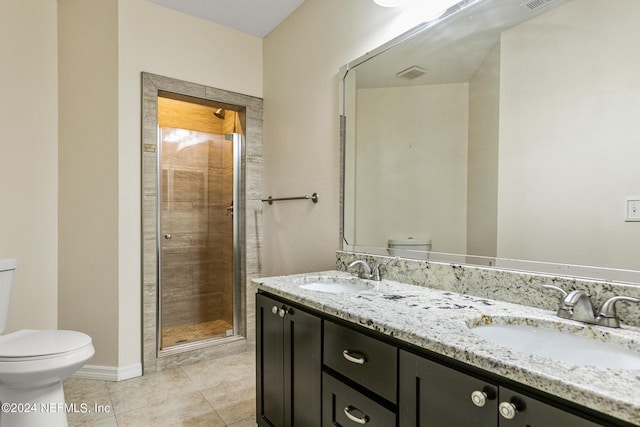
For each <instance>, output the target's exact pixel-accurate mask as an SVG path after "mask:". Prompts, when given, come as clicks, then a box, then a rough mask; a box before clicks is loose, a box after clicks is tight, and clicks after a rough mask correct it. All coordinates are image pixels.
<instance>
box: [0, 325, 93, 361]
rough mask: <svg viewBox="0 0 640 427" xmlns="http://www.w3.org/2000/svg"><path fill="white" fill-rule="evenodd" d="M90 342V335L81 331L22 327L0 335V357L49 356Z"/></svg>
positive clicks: (75, 348)
mask: <svg viewBox="0 0 640 427" xmlns="http://www.w3.org/2000/svg"><path fill="white" fill-rule="evenodd" d="M90 343H91V337H90V336H89V335H87V334H83V333H82V332H76V331H57V330H44V331H39V330H32V329H23V330H21V331H18V332H13V333H11V334H7V335H3V336H0V358H11V357H16V358H18V357H21V358H24V357H38V356H50V355H54V354H59V353H66V352H68V351H73V350H77V349H79V348H81V347H84V346H86V345H88V344H90Z"/></svg>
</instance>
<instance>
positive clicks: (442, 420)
mask: <svg viewBox="0 0 640 427" xmlns="http://www.w3.org/2000/svg"><path fill="white" fill-rule="evenodd" d="M256 326H257V329H256V360H257V366H256V374H257V390H256V391H257V395H256V398H257V401H256V409H257V422H258V426H260V427H264V426H271V427H293V426H297V427H319V426H321V425H322V426H327V427H355V426H358V425H367V426H371V427H375V426H383V427H453V426H455V427H466V426H473V427H595V426H606V427H613V426H615V427H619V426H631V424H628V423H625V422H622V421H620V420H615V419H613V418H611V417H609V416H606V415H604V414H598V413H595V412H593V411H590V410H588V409H586V408H581V407H578V406H574V405H572V404H571V403H570V402H564V401H562V400H560V399H557V398H553V397H550V396H546V395H544V394H542V393H537V392H536V391H535V390H531V389H527V390H526V392H525V393H523V390H522V389H521V388H520V387H519V386H518V385H517V384H515V383H513V382H511V381H509V380H506V379H504V378H502V377H500V376H497V375H494V374H491V373H487V372H483V371H480V370H477V369H473V368H470V367H466V366H464V365H458V363H457V362H456V361H455V360H450V361H447V360H446V359H444V358H442V359H441V358H439V357H438V356H437V355H434V354H432V353H431V352H429V351H428V350H422V349H419V348H415V347H412V346H411V345H409V344H406V343H404V342H402V341H399V340H396V339H392V338H388V337H386V336H383V335H381V334H376V333H374V332H370V331H368V330H366V329H364V328H361V327H358V326H356V325H353V326H352V325H351V324H349V323H348V322H345V321H341V320H339V319H336V318H334V317H332V316H329V315H324V314H312V310H308V311H307V310H305V309H304V307H302V306H299V305H297V304H294V303H290V302H287V300H285V299H281V298H279V297H272V296H271V295H270V294H264V293H258V294H257V295H256ZM512 415H513V416H512ZM509 417H511V418H509Z"/></svg>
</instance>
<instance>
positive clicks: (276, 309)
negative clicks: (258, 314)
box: [271, 305, 278, 314]
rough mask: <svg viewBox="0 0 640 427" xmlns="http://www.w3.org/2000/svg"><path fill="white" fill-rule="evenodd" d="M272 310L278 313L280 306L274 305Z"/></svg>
mask: <svg viewBox="0 0 640 427" xmlns="http://www.w3.org/2000/svg"><path fill="white" fill-rule="evenodd" d="M271 312H272V313H273V314H278V306H277V305H274V306H273V307H271Z"/></svg>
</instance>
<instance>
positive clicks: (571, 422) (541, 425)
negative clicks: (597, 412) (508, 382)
mask: <svg viewBox="0 0 640 427" xmlns="http://www.w3.org/2000/svg"><path fill="white" fill-rule="evenodd" d="M499 410H500V423H499V424H498V425H499V427H521V426H522V427H596V426H601V424H596V423H593V422H591V421H588V420H585V419H584V418H581V417H579V416H577V415H574V414H571V413H569V412H566V411H563V410H562V409H559V408H556V407H554V406H551V405H548V404H546V403H543V402H540V401H539V400H536V399H533V398H531V397H529V396H524V395H522V394H519V393H516V392H514V391H512V390H509V389H508V388H506V387H500V408H499ZM505 416H506V417H512V418H505Z"/></svg>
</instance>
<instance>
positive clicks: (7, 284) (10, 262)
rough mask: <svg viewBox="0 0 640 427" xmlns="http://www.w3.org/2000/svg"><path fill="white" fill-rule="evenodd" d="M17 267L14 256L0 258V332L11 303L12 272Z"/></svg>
mask: <svg viewBox="0 0 640 427" xmlns="http://www.w3.org/2000/svg"><path fill="white" fill-rule="evenodd" d="M17 267H18V260H16V259H15V258H0V334H1V333H3V332H4V331H5V329H6V327H7V318H8V317H9V305H10V304H11V288H12V287H13V274H14V273H15V271H16V268H17Z"/></svg>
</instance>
